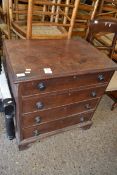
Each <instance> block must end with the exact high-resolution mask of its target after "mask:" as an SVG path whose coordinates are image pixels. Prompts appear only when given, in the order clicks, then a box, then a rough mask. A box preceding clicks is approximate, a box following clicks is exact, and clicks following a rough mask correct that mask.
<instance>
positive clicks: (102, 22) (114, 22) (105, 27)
mask: <svg viewBox="0 0 117 175" xmlns="http://www.w3.org/2000/svg"><path fill="white" fill-rule="evenodd" d="M100 33H101V39H100ZM105 33H108V35H110V34H111V36H112V37H111V40H110V42H107V41H108V40H107V39H106V40H105ZM103 35H104V37H103ZM87 40H88V42H90V43H91V44H93V45H94V46H95V47H97V48H98V49H100V50H102V51H103V52H104V51H105V50H106V52H105V53H106V54H107V55H108V56H109V57H110V58H111V59H113V60H114V61H116V60H115V47H116V43H117V19H108V20H107V19H97V20H93V21H91V22H90V25H89V34H88V37H87ZM103 41H105V43H104V42H103ZM106 93H107V94H108V95H109V96H110V97H111V98H112V99H113V100H114V104H113V105H112V108H111V109H112V110H113V109H114V108H115V107H116V106H117V71H116V72H115V73H114V75H113V77H112V79H111V82H110V83H109V85H108V87H107V89H106Z"/></svg>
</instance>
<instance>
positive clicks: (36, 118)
mask: <svg viewBox="0 0 117 175" xmlns="http://www.w3.org/2000/svg"><path fill="white" fill-rule="evenodd" d="M99 99H100V98H97V99H93V100H88V101H83V102H80V103H74V104H71V105H67V106H62V107H58V108H53V109H49V110H44V111H39V112H34V113H30V114H26V115H23V116H22V126H23V127H24V128H25V127H30V126H32V125H39V124H42V123H45V122H49V121H53V120H57V119H61V118H65V117H67V116H71V115H75V114H77V113H81V112H85V111H89V110H93V109H95V108H96V106H97V104H98V102H99Z"/></svg>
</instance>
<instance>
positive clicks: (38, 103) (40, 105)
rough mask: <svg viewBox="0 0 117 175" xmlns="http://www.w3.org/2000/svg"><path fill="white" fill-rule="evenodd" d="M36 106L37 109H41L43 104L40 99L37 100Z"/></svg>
mask: <svg viewBox="0 0 117 175" xmlns="http://www.w3.org/2000/svg"><path fill="white" fill-rule="evenodd" d="M36 107H37V109H43V108H44V104H43V103H42V102H41V101H39V102H37V103H36Z"/></svg>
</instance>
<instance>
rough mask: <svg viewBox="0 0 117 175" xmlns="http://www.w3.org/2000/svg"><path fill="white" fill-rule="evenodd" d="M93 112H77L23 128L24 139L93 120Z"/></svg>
mask: <svg viewBox="0 0 117 175" xmlns="http://www.w3.org/2000/svg"><path fill="white" fill-rule="evenodd" d="M92 115H93V112H90V113H82V114H77V115H74V116H71V117H67V118H64V119H60V120H56V121H51V122H48V123H45V124H40V125H39V126H34V127H30V128H25V129H23V139H26V138H30V137H35V136H39V135H40V134H44V133H48V132H51V131H54V130H58V129H62V128H65V127H68V126H72V125H75V124H78V123H83V122H86V121H89V120H91V118H92Z"/></svg>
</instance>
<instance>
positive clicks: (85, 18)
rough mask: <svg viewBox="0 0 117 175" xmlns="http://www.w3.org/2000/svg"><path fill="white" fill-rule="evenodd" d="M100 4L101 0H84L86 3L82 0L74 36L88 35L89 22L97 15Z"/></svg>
mask: <svg viewBox="0 0 117 175" xmlns="http://www.w3.org/2000/svg"><path fill="white" fill-rule="evenodd" d="M98 4H99V0H90V1H84V3H83V2H82V1H81V2H80V5H79V7H78V11H77V15H76V20H75V25H74V29H73V35H74V36H81V37H83V38H85V37H86V35H87V30H88V25H89V22H90V20H93V19H94V17H95V15H96V12H97V8H98Z"/></svg>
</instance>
